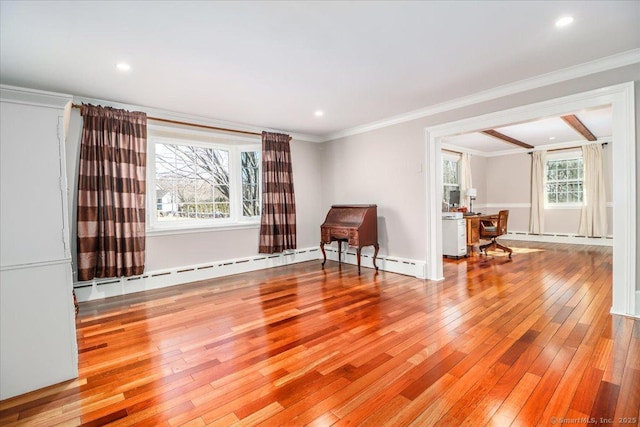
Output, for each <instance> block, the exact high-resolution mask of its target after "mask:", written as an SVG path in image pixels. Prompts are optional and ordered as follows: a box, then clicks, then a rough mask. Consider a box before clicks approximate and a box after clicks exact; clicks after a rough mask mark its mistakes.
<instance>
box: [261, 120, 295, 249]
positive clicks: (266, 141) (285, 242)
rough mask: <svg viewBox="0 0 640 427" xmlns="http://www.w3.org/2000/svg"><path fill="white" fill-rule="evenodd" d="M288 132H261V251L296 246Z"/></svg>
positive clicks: (293, 247)
mask: <svg viewBox="0 0 640 427" xmlns="http://www.w3.org/2000/svg"><path fill="white" fill-rule="evenodd" d="M289 139H290V138H289V135H285V134H279V133H270V132H262V217H261V221H260V246H259V252H260V253H261V254H272V253H276V252H282V251H284V250H286V249H295V248H296V241H297V240H296V201H295V195H294V191H293V169H292V166H291V150H290V147H289Z"/></svg>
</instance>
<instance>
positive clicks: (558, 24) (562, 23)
mask: <svg viewBox="0 0 640 427" xmlns="http://www.w3.org/2000/svg"><path fill="white" fill-rule="evenodd" d="M572 22H573V16H563V17H562V18H560V19H558V20H557V21H556V27H566V26H567V25H569V24H571V23H572Z"/></svg>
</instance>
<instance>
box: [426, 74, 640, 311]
mask: <svg viewBox="0 0 640 427" xmlns="http://www.w3.org/2000/svg"><path fill="white" fill-rule="evenodd" d="M634 99H635V91H634V85H633V82H630V83H625V84H620V85H615V86H611V87H605V88H601V89H597V90H592V91H589V92H584V93H579V94H575V95H569V96H565V97H562V98H556V99H552V100H547V101H542V102H538V103H535V104H530V105H526V106H521V107H516V108H512V109H508V110H504V111H498V112H495V113H489V114H485V115H481V116H477V117H472V118H468V119H463V120H458V121H455V122H450V123H445V124H441V125H438V126H434V127H430V128H427V129H425V164H427V165H429V167H428V168H427V173H426V174H425V180H426V183H425V184H426V196H425V197H426V206H427V211H426V222H425V227H426V233H425V236H426V242H427V248H426V254H427V259H426V264H427V269H426V273H427V274H426V278H427V279H430V280H442V279H443V278H444V277H443V265H442V225H441V220H440V219H441V212H440V211H441V209H442V205H441V200H442V176H441V174H442V171H441V163H442V156H441V149H442V139H443V138H444V137H447V136H451V135H458V134H464V133H469V132H476V131H480V130H485V129H493V128H496V127H501V126H506V125H509V124H514V123H522V122H526V121H532V120H538V119H541V118H544V117H552V116H558V115H563V114H570V113H572V112H575V111H579V110H581V109H589V108H596V107H601V106H604V105H611V106H612V110H613V123H612V131H613V132H612V137H613V141H614V143H613V144H611V150H612V156H613V188H614V189H615V190H614V191H613V205H614V211H613V301H612V307H611V313H613V314H620V315H625V316H634V317H640V304H636V299H637V295H638V294H639V293H640V292H637V290H636V284H635V283H636V263H635V260H636V253H637V252H636V251H637V248H636V238H637V234H636V210H637V207H636V197H635V196H636V151H635V150H636V148H635V139H636V135H635V110H634Z"/></svg>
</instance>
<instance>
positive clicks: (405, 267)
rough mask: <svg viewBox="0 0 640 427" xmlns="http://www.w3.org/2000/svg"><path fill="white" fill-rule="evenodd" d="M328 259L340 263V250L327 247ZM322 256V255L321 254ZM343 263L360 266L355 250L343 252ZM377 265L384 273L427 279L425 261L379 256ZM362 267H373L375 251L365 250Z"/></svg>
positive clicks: (361, 259)
mask: <svg viewBox="0 0 640 427" xmlns="http://www.w3.org/2000/svg"><path fill="white" fill-rule="evenodd" d="M325 252H326V254H327V259H330V260H332V261H338V248H335V247H329V246H327V247H325ZM320 256H322V253H321V254H320ZM342 262H344V263H346V264H352V265H358V259H357V257H356V252H355V250H353V248H349V249H348V250H347V252H346V253H345V252H342ZM376 265H377V266H378V269H380V270H383V271H389V272H391V273H398V274H404V275H405V276H413V277H417V278H419V279H424V278H425V270H426V269H425V266H426V263H425V262H424V261H417V260H413V259H405V258H398V257H391V256H383V255H380V254H378V256H377V257H376ZM360 266H361V267H365V268H374V267H373V249H369V248H364V249H363V250H362V253H361V256H360Z"/></svg>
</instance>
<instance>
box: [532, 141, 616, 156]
mask: <svg viewBox="0 0 640 427" xmlns="http://www.w3.org/2000/svg"><path fill="white" fill-rule="evenodd" d="M607 144H609V143H608V142H603V143H602V147H604V146H605V145H607ZM582 147H583V146H582V145H576V146H575V147H563V148H552V149H551V150H546V151H547V152H551V151H562V150H573V149H576V148H582ZM540 151H542V150H540ZM527 154H533V151H529V152H528V153H527Z"/></svg>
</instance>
